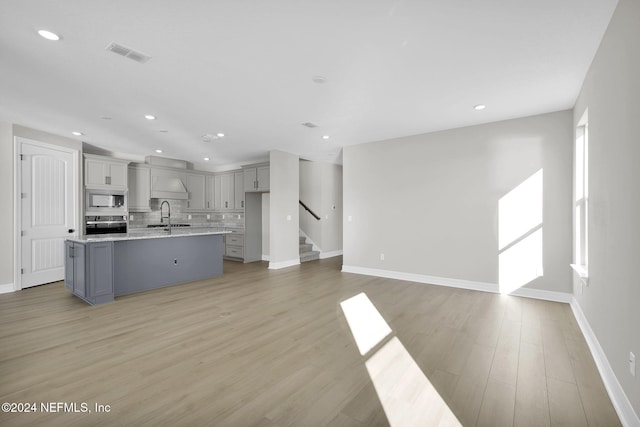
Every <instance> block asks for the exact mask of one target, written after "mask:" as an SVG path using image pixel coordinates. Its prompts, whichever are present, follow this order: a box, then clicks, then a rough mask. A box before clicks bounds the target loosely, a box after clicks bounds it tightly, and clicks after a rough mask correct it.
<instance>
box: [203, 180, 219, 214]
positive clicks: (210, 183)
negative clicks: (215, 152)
mask: <svg viewBox="0 0 640 427" xmlns="http://www.w3.org/2000/svg"><path fill="white" fill-rule="evenodd" d="M204 189H205V208H206V210H208V211H209V210H211V211H212V210H214V208H215V194H216V185H215V176H214V175H206V176H205V183H204Z"/></svg>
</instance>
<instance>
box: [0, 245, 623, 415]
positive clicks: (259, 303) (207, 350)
mask: <svg viewBox="0 0 640 427" xmlns="http://www.w3.org/2000/svg"><path fill="white" fill-rule="evenodd" d="M341 262H342V259H341V258H340V257H337V258H332V259H327V260H321V261H314V262H310V263H305V264H302V265H300V266H296V267H291V268H287V269H283V270H268V269H267V266H266V264H265V263H252V264H244V265H243V264H239V263H232V262H225V275H224V276H222V277H220V278H216V279H212V280H205V281H199V282H194V283H189V284H184V285H178V286H173V287H170V288H164V289H159V290H154V291H150V292H146V293H140V294H135V295H129V296H125V297H120V298H117V299H116V301H115V302H113V303H110V304H105V305H100V306H95V307H91V306H89V305H87V304H85V303H84V302H82V301H81V300H79V299H78V298H75V297H73V296H72V295H71V294H70V293H69V292H68V291H67V290H66V289H64V288H63V285H62V283H54V284H49V285H44V286H40V287H36V288H32V289H26V290H24V291H21V292H16V293H12V294H4V295H0V401H1V402H23V403H24V402H36V403H37V404H38V406H39V405H40V402H78V403H80V402H86V403H87V404H88V405H89V408H90V409H94V404H95V403H100V404H105V405H110V408H111V410H110V412H109V413H95V412H92V413H48V414H47V413H42V412H38V413H26V414H7V413H0V425H2V426H10V425H47V426H56V425H64V426H82V425H135V426H143V425H186V426H198V425H216V426H288V425H294V426H305V427H306V426H323V425H331V426H377V425H381V426H384V425H388V424H389V421H388V419H392V418H388V415H387V414H385V411H384V409H383V406H382V404H381V401H380V399H379V397H378V395H377V393H376V388H375V386H374V384H373V382H372V378H371V377H370V376H369V373H368V371H367V367H366V365H365V364H366V363H367V361H368V360H369V359H370V358H371V357H372V356H371V354H366V355H365V356H361V355H360V353H359V351H358V348H357V347H356V344H355V341H354V337H353V336H352V334H351V331H350V328H349V325H348V324H347V321H346V319H345V315H344V313H343V312H342V309H341V305H340V302H341V301H344V300H346V299H348V298H350V297H352V296H354V295H356V294H359V293H361V292H364V293H365V294H366V295H367V296H368V298H369V299H370V300H371V302H372V303H373V305H374V306H375V307H376V309H377V310H378V311H379V313H380V314H381V315H382V317H383V319H384V320H385V321H386V322H387V323H388V325H389V326H390V327H391V329H392V331H393V332H392V336H393V340H394V341H395V339H396V338H397V340H399V342H401V343H402V344H403V346H404V348H406V353H408V354H409V355H410V358H409V359H408V360H411V359H413V360H414V361H415V364H417V366H418V367H419V368H420V370H421V371H422V373H424V376H426V378H427V379H428V382H429V383H430V384H432V385H433V387H435V389H436V390H437V392H438V394H439V395H440V397H441V398H442V399H444V401H445V402H446V404H447V405H448V407H449V408H450V409H451V411H452V412H453V414H454V415H455V417H456V418H457V419H458V420H459V421H460V423H461V424H462V425H464V426H474V425H478V426H501V425H507V426H510V425H517V426H527V425H532V426H545V425H567V426H580V425H585V426H586V425H590V426H615V425H619V424H620V423H619V420H618V418H617V416H616V413H615V411H614V409H613V406H612V404H611V401H610V400H609V398H608V396H607V393H606V391H605V388H604V386H603V384H602V381H601V379H600V377H599V375H598V372H597V369H596V367H595V364H594V361H593V359H592V357H591V355H590V353H589V351H588V348H587V345H586V342H585V340H584V337H583V336H582V334H581V332H580V330H579V328H578V326H577V323H576V321H575V319H574V318H573V315H572V313H571V310H570V308H569V306H568V305H566V304H559V303H552V302H545V301H538V300H533V299H525V298H517V297H507V296H500V295H494V294H489V293H482V292H474V291H465V290H459V289H452V288H446V287H438V286H428V285H423V284H416V283H410V282H402V281H395V280H388V279H380V278H374V277H368V276H360V275H355V274H348V273H341V272H340V268H341ZM385 342H387V343H388V342H389V337H387V339H386V341H385ZM383 345H384V342H383V343H381V344H380V345H379V346H378V347H377V348H374V350H373V351H372V353H376V352H377V351H378V350H379V348H380V347H381V346H383ZM390 366H392V363H391V365H390ZM405 409H407V408H406V407H405ZM408 409H413V410H416V408H408ZM38 410H39V411H40V407H38ZM423 410H424V411H425V412H426V411H428V410H429V408H417V411H418V412H420V411H423Z"/></svg>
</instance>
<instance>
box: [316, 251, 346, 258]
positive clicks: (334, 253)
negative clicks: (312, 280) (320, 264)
mask: <svg viewBox="0 0 640 427" xmlns="http://www.w3.org/2000/svg"><path fill="white" fill-rule="evenodd" d="M342 252H343V251H342V249H340V250H338V251H329V252H320V259H325V258H332V257H334V256H340V255H342Z"/></svg>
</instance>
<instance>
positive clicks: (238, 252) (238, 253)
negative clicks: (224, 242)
mask: <svg viewBox="0 0 640 427" xmlns="http://www.w3.org/2000/svg"><path fill="white" fill-rule="evenodd" d="M224 254H225V255H226V256H230V257H234V258H243V257H244V250H243V248H242V247H239V246H227V247H226V248H225V251H224Z"/></svg>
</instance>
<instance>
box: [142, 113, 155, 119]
mask: <svg viewBox="0 0 640 427" xmlns="http://www.w3.org/2000/svg"><path fill="white" fill-rule="evenodd" d="M144 118H145V119H147V120H155V119H156V116H154V115H153V114H145V115H144Z"/></svg>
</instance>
